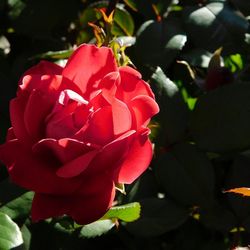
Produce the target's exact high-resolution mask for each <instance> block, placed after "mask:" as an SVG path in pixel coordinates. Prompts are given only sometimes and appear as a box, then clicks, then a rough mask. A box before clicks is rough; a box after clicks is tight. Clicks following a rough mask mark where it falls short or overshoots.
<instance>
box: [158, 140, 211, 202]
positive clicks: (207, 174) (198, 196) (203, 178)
mask: <svg viewBox="0 0 250 250" xmlns="http://www.w3.org/2000/svg"><path fill="white" fill-rule="evenodd" d="M155 170H156V173H157V176H158V178H159V181H160V184H161V185H162V187H163V188H164V190H165V192H166V193H167V194H169V195H171V197H172V198H173V199H176V200H177V201H178V202H180V203H182V204H184V205H201V206H204V207H207V206H209V205H210V203H211V202H212V200H213V192H214V171H213V167H212V165H211V163H210V162H209V160H208V159H207V157H206V155H205V154H203V153H201V152H199V151H198V150H197V148H196V147H195V146H194V145H190V144H187V143H183V144H177V145H176V146H174V147H173V148H171V149H170V150H169V151H168V152H167V153H165V154H164V155H162V156H160V157H159V161H157V162H156V166H155Z"/></svg>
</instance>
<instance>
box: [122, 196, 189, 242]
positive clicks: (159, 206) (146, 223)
mask: <svg viewBox="0 0 250 250" xmlns="http://www.w3.org/2000/svg"><path fill="white" fill-rule="evenodd" d="M140 204H141V207H142V212H141V217H140V218H139V219H138V220H136V221H134V222H132V223H128V224H127V225H126V228H127V229H128V231H129V232H131V233H133V234H135V235H138V236H141V237H154V236H159V235H161V234H163V233H166V232H168V231H170V230H173V229H175V228H177V227H179V226H180V225H181V224H183V223H184V222H185V221H186V219H187V218H188V210H186V209H185V208H183V207H180V206H178V205H177V204H175V203H174V202H173V201H171V200H169V199H158V198H148V199H145V200H141V201H140Z"/></svg>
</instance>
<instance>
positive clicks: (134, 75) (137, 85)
mask: <svg viewBox="0 0 250 250" xmlns="http://www.w3.org/2000/svg"><path fill="white" fill-rule="evenodd" d="M119 72H120V76H121V83H120V85H119V87H118V89H117V92H116V96H117V98H119V99H120V100H122V101H124V102H126V103H127V102H129V101H130V100H131V99H133V98H134V97H136V96H138V95H147V96H150V97H152V98H153V99H154V94H153V92H152V90H151V89H150V86H149V85H148V83H146V82H145V81H143V80H141V75H140V73H139V72H138V71H136V70H134V69H132V68H131V67H128V66H124V67H120V68H119Z"/></svg>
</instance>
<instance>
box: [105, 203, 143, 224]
mask: <svg viewBox="0 0 250 250" xmlns="http://www.w3.org/2000/svg"><path fill="white" fill-rule="evenodd" d="M140 211H141V206H140V203H138V202H133V203H129V204H125V205H121V206H115V207H112V208H110V209H109V211H108V212H107V213H106V214H105V215H104V216H103V217H102V219H119V220H122V221H125V222H132V221H135V220H137V219H138V218H139V217H140Z"/></svg>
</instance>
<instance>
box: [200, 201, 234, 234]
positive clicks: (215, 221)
mask: <svg viewBox="0 0 250 250" xmlns="http://www.w3.org/2000/svg"><path fill="white" fill-rule="evenodd" d="M200 220H201V222H202V223H203V224H204V225H205V226H207V227H208V228H211V229H213V230H218V231H221V232H229V231H230V230H232V229H233V228H234V227H236V226H237V220H236V217H235V216H234V214H233V213H232V212H231V211H230V210H229V209H227V208H225V207H224V206H223V205H221V204H219V203H218V202H217V201H216V202H214V204H213V206H212V207H210V208H209V209H206V210H201V214H200Z"/></svg>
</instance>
